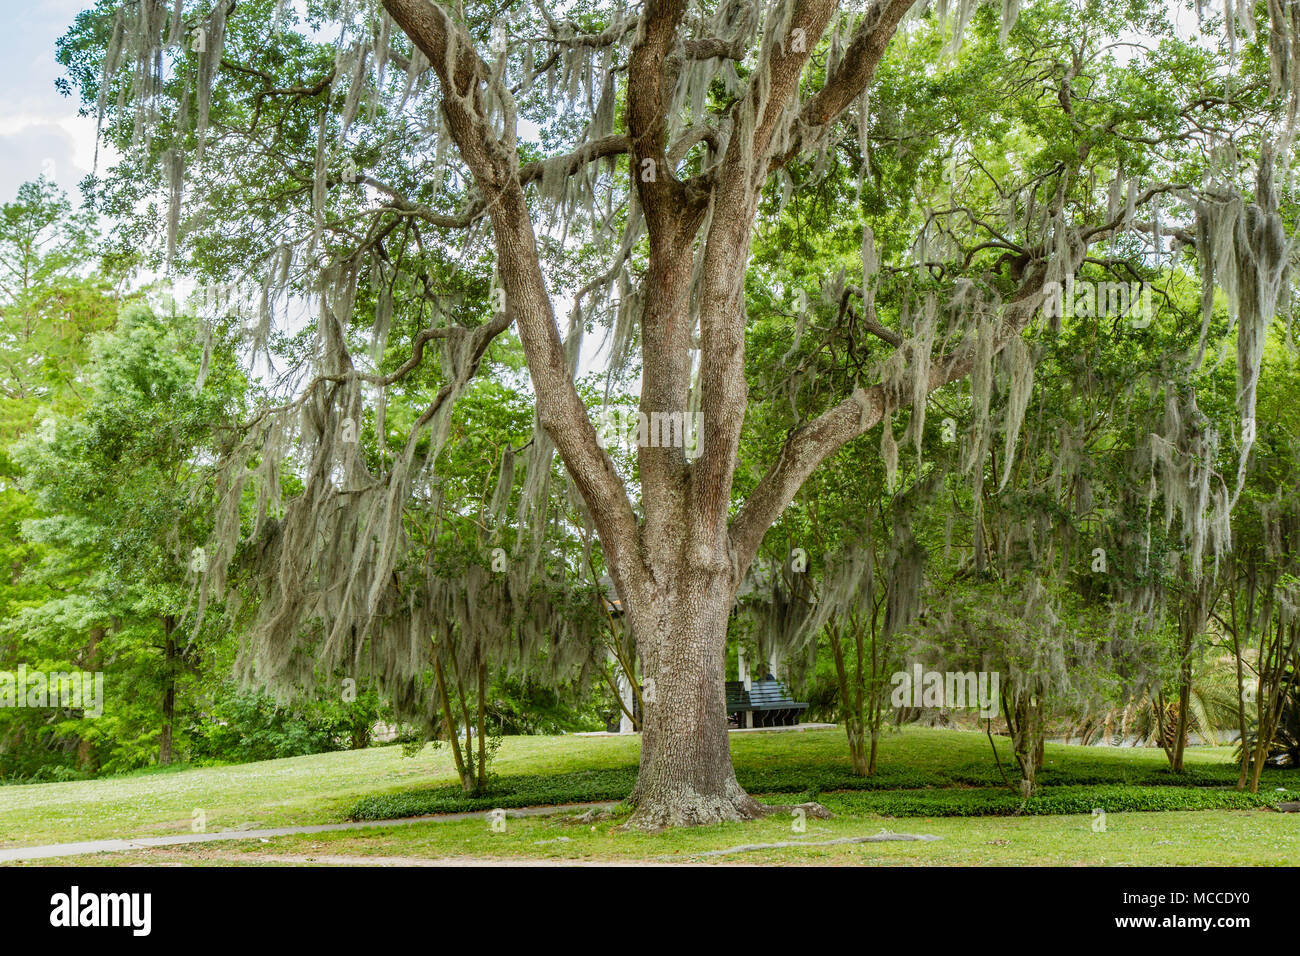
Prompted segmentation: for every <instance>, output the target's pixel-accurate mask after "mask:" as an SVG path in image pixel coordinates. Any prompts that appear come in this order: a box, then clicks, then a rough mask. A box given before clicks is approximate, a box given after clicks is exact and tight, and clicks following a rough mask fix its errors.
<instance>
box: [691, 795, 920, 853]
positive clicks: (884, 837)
mask: <svg viewBox="0 0 1300 956" xmlns="http://www.w3.org/2000/svg"><path fill="white" fill-rule="evenodd" d="M812 806H817V804H812ZM823 809H824V808H823ZM938 839H940V838H939V837H937V836H932V835H931V834H928V833H887V832H885V831H883V830H882V831H881V832H880V833H877V834H875V835H874V836H856V837H839V838H838V839H835V840H786V841H784V842H782V843H746V844H742V845H741V846H732V847H727V849H725V850H706V851H704V852H703V853H692V854H691V856H726V855H727V854H730V853H751V852H753V851H755V850H781V849H785V848H786V847H792V846H842V845H844V844H846V843H888V842H890V841H907V840H923V841H926V842H928V841H930V840H938Z"/></svg>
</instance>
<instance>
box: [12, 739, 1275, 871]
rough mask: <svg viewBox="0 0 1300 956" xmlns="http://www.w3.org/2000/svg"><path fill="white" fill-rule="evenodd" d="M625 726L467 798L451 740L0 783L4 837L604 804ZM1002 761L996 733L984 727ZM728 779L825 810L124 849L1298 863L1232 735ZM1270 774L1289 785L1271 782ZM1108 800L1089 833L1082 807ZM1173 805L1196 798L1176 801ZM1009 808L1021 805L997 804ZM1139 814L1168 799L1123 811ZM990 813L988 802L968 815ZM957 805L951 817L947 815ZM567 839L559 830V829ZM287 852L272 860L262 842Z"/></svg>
mask: <svg viewBox="0 0 1300 956" xmlns="http://www.w3.org/2000/svg"><path fill="white" fill-rule="evenodd" d="M638 746H639V738H637V737H633V736H628V737H577V736H568V737H512V738H507V739H506V740H505V741H504V743H503V744H502V747H501V750H500V752H499V754H498V756H497V759H496V761H495V763H494V765H493V770H494V772H495V773H496V774H497V781H496V785H495V789H494V791H493V792H492V793H490V794H487V795H485V796H483V797H478V798H467V797H465V796H464V795H463V794H461V793H460V791H459V787H458V786H456V784H455V774H454V771H453V769H452V766H451V759H450V754H449V753H447V751H446V750H445V749H438V750H435V749H433V748H428V747H426V748H425V749H424V750H423V751H422V752H421V753H420V754H419V755H417V756H415V757H413V758H405V757H403V756H402V751H401V748H400V747H396V746H393V747H378V748H371V749H369V750H364V751H357V752H344V753H331V754H320V755H317V756H311V757H297V758H291V759H285V760H273V761H265V762H261V763H254V764H244V765H240V766H231V767H202V768H187V769H178V770H174V771H171V772H152V773H141V774H135V775H130V776H123V777H115V778H106V779H102V780H90V781H75V782H68V783H46V784H32V785H23V786H9V787H0V844H3V845H4V846H22V845H32V844H38V843H56V842H69V841H75V840H90V839H101V838H108V837H123V836H157V835H163V834H169V833H187V832H189V831H190V829H191V820H192V816H193V813H194V811H195V810H196V809H201V810H202V811H203V812H204V815H205V817H206V820H207V828H208V830H209V831H210V832H211V831H218V830H227V829H250V828H255V827H264V826H278V825H288V824H310V823H332V822H338V821H341V820H345V819H349V818H353V817H358V818H365V817H371V818H388V817H392V816H397V815H405V814H407V813H428V812H450V811H455V810H470V809H482V808H486V807H496V806H507V807H508V806H524V805H530V804H541V803H568V802H579V801H583V800H618V799H621V798H622V797H623V796H625V795H626V793H627V791H628V788H630V786H631V783H632V781H633V779H634V776H635V767H636V760H637V753H638ZM998 749H999V752H1000V755H1001V758H1002V761H1003V764H1004V766H1006V767H1007V770H1008V773H1010V763H1011V761H1010V754H1009V750H1008V743H1007V741H1005V740H999V741H998ZM732 752H733V755H734V757H735V762H736V767H737V774H738V776H739V778H740V780H741V783H742V784H743V785H745V786H746V787H747V788H749V789H750V790H751V792H754V793H757V794H760V795H763V796H765V797H766V798H767V800H768V802H772V803H797V802H800V801H802V800H804V799H808V798H810V797H812V796H815V797H816V799H817V800H819V801H820V802H822V803H823V804H825V805H826V806H827V807H829V808H830V809H831V810H832V811H834V812H835V814H836V816H835V817H834V818H833V819H831V820H824V821H823V820H809V821H808V824H807V832H805V833H793V832H792V830H791V822H790V820H789V819H788V818H771V819H767V820H763V821H758V822H755V823H749V824H735V825H724V826H720V827H708V828H702V829H699V830H693V831H690V832H686V833H672V834H663V835H658V836H642V835H636V834H625V833H615V832H613V829H612V828H613V823H616V822H617V821H613V822H612V823H611V822H602V823H599V824H597V825H596V828H595V829H594V830H593V829H591V828H590V827H587V826H579V825H576V824H573V823H572V822H571V821H569V820H567V818H546V819H541V818H532V819H527V820H523V819H511V820H510V821H509V824H508V827H507V832H506V833H504V834H500V833H493V832H491V830H490V829H489V828H488V827H487V824H486V822H484V821H483V820H479V819H475V820H468V821H458V822H444V823H429V824H415V825H410V826H405V827H393V828H380V829H375V830H369V831H364V832H361V833H357V832H343V833H334V834H328V835H311V836H303V837H292V838H282V839H278V840H274V841H271V842H270V843H269V844H268V843H261V842H257V841H254V842H253V843H250V844H244V843H236V842H227V843H221V844H215V845H202V846H192V847H186V848H179V849H168V850H155V851H150V852H149V853H147V854H132V855H131V856H130V857H127V858H123V857H112V856H104V857H100V858H95V859H94V860H92V858H88V857H81V858H75V859H74V860H69V861H68V862H82V863H86V862H92V861H93V862H104V863H107V862H120V861H122V860H123V859H130V858H140V859H151V860H154V861H160V860H178V861H183V862H194V863H202V862H205V861H211V862H223V863H225V862H248V863H261V862H297V861H298V860H297V858H299V857H305V856H310V855H313V854H315V855H316V856H320V855H322V854H324V855H326V856H329V855H348V856H351V855H357V854H362V855H370V856H378V857H384V856H393V857H400V858H408V857H427V856H458V855H473V856H480V855H491V856H508V857H522V858H529V857H539V858H564V859H620V858H624V859H636V860H646V859H657V858H660V857H662V858H664V859H665V860H672V859H683V858H690V855H691V854H692V853H698V852H701V851H703V850H707V849H717V848H721V847H727V846H733V845H736V844H741V843H754V842H777V841H781V840H791V839H797V840H800V841H802V842H809V841H817V840H821V839H834V838H838V837H843V836H852V835H862V834H868V833H875V832H878V831H879V830H881V829H888V830H892V831H899V832H913V833H931V834H934V835H936V836H940V837H942V839H941V840H939V841H936V842H934V843H924V844H922V843H881V844H863V845H839V846H831V847H824V848H821V847H811V846H810V847H799V848H793V849H788V850H786V849H782V850H772V851H763V852H761V853H747V854H741V855H738V856H725V857H714V858H710V860H711V861H715V862H716V861H720V862H739V861H744V862H756V861H759V860H791V861H794V860H798V861H804V862H898V863H925V862H945V863H1008V864H1013V863H1028V862H1040V863H1052V862H1061V863H1121V862H1143V863H1233V862H1256V863H1283V862H1288V863H1294V862H1296V861H1297V859H1300V853H1297V850H1298V849H1300V846H1298V845H1297V842H1296V840H1297V835H1300V816H1296V815H1291V814H1277V813H1271V812H1267V811H1264V810H1258V809H1255V810H1248V809H1224V808H1225V807H1237V806H1245V805H1247V804H1248V803H1265V804H1267V803H1272V802H1274V801H1276V800H1277V799H1280V798H1283V797H1288V798H1289V799H1296V793H1295V791H1296V790H1297V789H1300V775H1298V774H1296V773H1295V772H1293V771H1280V770H1277V771H1269V772H1268V773H1266V775H1265V781H1264V784H1263V786H1262V787H1261V794H1260V795H1259V797H1258V798H1256V799H1255V800H1253V801H1252V800H1250V799H1249V798H1246V799H1244V800H1243V798H1242V796H1241V795H1238V794H1236V793H1235V791H1233V790H1232V784H1234V783H1235V781H1236V770H1235V768H1234V767H1233V766H1232V764H1231V751H1230V749H1228V748H1193V749H1191V750H1189V751H1188V758H1187V759H1188V773H1187V774H1186V775H1185V777H1184V778H1178V777H1175V776H1174V775H1172V774H1170V773H1169V772H1168V770H1167V767H1166V762H1165V758H1164V755H1163V754H1162V753H1161V752H1160V751H1159V750H1137V749H1111V748H1085V747H1075V746H1051V745H1049V746H1048V748H1047V755H1046V764H1045V766H1044V769H1043V772H1042V777H1041V781H1042V783H1043V789H1042V793H1041V795H1040V796H1039V797H1036V798H1035V800H1034V801H1033V802H1031V804H1030V805H1029V806H1027V807H1023V808H1022V807H1021V806H1020V801H1019V800H1017V799H1016V798H1015V797H1014V796H1013V795H1012V794H1011V793H1010V792H1009V791H1008V790H1006V788H1005V787H1004V786H1002V781H1001V776H1000V774H999V771H998V769H997V766H996V764H995V763H994V761H993V756H992V752H991V749H990V747H989V743H988V740H987V738H986V737H984V736H983V735H980V734H976V733H967V732H961V731H945V730H925V729H916V728H909V729H905V730H904V731H903V732H901V733H896V734H890V735H888V736H886V737H885V738H884V739H883V740H882V744H881V750H880V759H879V766H880V772H879V774H878V775H877V776H876V777H873V778H867V779H862V778H855V777H853V776H852V775H851V774H850V772H849V764H848V758H847V754H846V748H845V744H844V738H843V734H842V732H841V731H839V730H819V731H807V732H803V733H770V734H764V733H753V734H735V735H733V736H732ZM1279 787H1285V788H1289V789H1290V790H1291V793H1290V794H1283V793H1279V792H1277V788H1279ZM1092 807H1102V808H1104V809H1106V811H1107V814H1108V817H1107V829H1106V831H1105V832H1101V833H1098V832H1094V831H1093V829H1092V817H1091V808H1092ZM1183 808H1189V809H1194V810H1195V812H1187V811H1186V810H1184V809H1183ZM1017 810H1023V815H1016V816H1010V815H1009V814H1012V813H1014V812H1015V811H1017ZM1139 810H1149V811H1165V812H1136V811H1139ZM972 814H997V816H984V815H980V816H972ZM957 817H961V819H958V818H957ZM561 837H564V839H561ZM277 856H278V857H291V858H294V859H293V860H279V861H277V860H275V859H269V858H273V857H277Z"/></svg>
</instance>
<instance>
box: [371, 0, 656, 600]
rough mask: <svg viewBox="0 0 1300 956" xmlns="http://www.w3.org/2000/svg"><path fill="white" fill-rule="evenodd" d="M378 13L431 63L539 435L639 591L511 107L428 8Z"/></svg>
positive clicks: (409, 3)
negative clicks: (472, 191)
mask: <svg viewBox="0 0 1300 956" xmlns="http://www.w3.org/2000/svg"><path fill="white" fill-rule="evenodd" d="M384 7H385V9H387V10H388V12H389V14H390V15H391V16H392V17H393V19H394V20H395V21H396V22H397V24H398V25H399V26H400V27H401V28H402V29H403V30H404V31H405V32H406V34H407V36H409V37H410V38H411V40H412V41H413V42H414V43H415V44H416V45H417V46H418V47H419V48H420V50H421V52H423V53H424V55H425V56H426V57H428V58H429V62H430V63H431V64H432V65H433V68H434V70H435V72H436V73H437V74H438V79H439V82H440V84H441V86H442V91H443V96H442V109H443V113H444V115H445V116H446V118H447V125H448V128H449V129H450V131H451V134H452V137H453V139H454V140H455V142H456V146H457V149H458V150H459V152H460V155H461V158H462V159H463V160H464V162H465V164H466V165H467V166H468V167H469V169H470V172H471V173H472V174H473V176H474V180H475V182H476V183H477V185H478V188H479V190H480V192H481V193H482V195H483V199H484V201H485V203H486V206H487V210H488V215H489V216H490V218H491V221H492V227H493V234H494V237H495V240H496V250H497V270H498V273H499V275H500V277H501V284H502V287H503V289H504V291H505V299H506V303H505V312H506V314H507V315H508V316H509V318H510V319H511V320H513V321H514V322H515V323H516V324H517V327H518V329H519V337H520V340H521V341H522V342H523V346H524V354H525V356H526V358H527V360H528V371H529V374H530V376H531V377H532V382H533V390H534V392H535V393H536V401H537V415H538V421H539V423H540V424H541V427H542V428H543V430H545V432H546V433H547V435H548V436H549V437H550V438H551V440H552V441H553V442H554V443H555V447H556V450H557V451H558V452H559V453H560V457H561V458H562V459H563V461H564V464H565V466H566V467H567V469H568V471H569V474H570V476H571V477H572V478H573V482H574V484H575V485H576V486H577V488H578V491H579V493H580V494H581V495H582V497H583V500H584V501H585V502H586V505H587V508H588V510H589V511H590V512H591V515H592V518H593V520H594V521H595V523H596V527H597V529H598V531H599V532H600V537H601V542H602V544H603V545H604V549H605V557H606V560H607V561H608V562H609V565H610V570H611V573H612V575H613V577H614V580H615V583H616V584H617V586H618V587H619V588H620V590H622V589H625V588H627V587H629V586H639V585H640V583H641V581H642V580H643V579H644V575H643V571H644V562H643V561H642V559H641V554H640V550H639V548H638V540H639V535H638V532H637V523H636V516H635V514H634V513H633V511H632V504H631V501H630V500H629V499H628V496H627V490H626V488H625V487H624V485H623V481H622V479H621V478H620V477H619V475H618V472H617V470H616V469H615V467H614V462H613V460H612V459H611V458H610V457H609V455H608V453H606V452H605V450H604V449H603V448H601V447H600V444H599V442H598V441H597V437H596V430H595V428H594V427H593V426H592V424H591V419H590V418H589V417H588V414H587V408H586V406H585V405H584V404H583V402H582V399H581V398H580V397H579V396H578V392H577V389H576V387H575V386H574V383H573V372H572V369H571V368H570V366H569V361H568V358H567V357H566V355H565V351H564V345H563V342H562V341H561V339H560V331H559V327H558V326H557V325H556V321H555V313H554V310H553V308H552V306H551V300H550V295H549V293H548V292H547V289H546V280H545V278H544V277H543V275H542V268H541V260H540V256H539V254H538V250H537V240H536V236H535V234H534V232H533V224H532V221H531V219H530V218H529V213H528V206H527V203H526V202H525V199H524V191H523V185H522V183H521V181H520V169H519V158H518V155H517V153H516V151H515V131H514V128H513V124H514V115H513V97H512V96H511V95H510V92H509V90H506V89H504V88H503V85H501V84H500V81H499V79H494V78H493V77H492V76H491V72H490V71H489V69H488V68H487V65H486V64H485V63H484V62H483V60H482V59H481V58H480V57H479V56H478V54H477V53H475V52H474V49H473V44H472V41H471V39H470V38H469V37H468V36H467V35H466V34H465V32H464V30H463V29H462V28H461V27H459V26H458V25H457V24H456V23H455V22H454V21H453V20H451V19H450V17H448V15H447V14H446V13H445V12H444V11H443V10H442V9H441V8H440V7H438V6H437V5H436V4H434V3H431V2H429V0H384ZM493 82H496V83H498V88H497V94H498V96H499V97H500V98H501V99H502V101H503V102H504V103H505V108H506V110H507V114H508V116H507V119H508V121H509V122H508V123H507V125H506V130H505V134H504V137H502V138H498V136H497V135H495V133H494V132H493V129H492V124H491V123H490V122H489V119H488V117H487V115H486V112H485V110H484V108H483V105H482V95H481V91H482V88H483V87H484V86H486V85H487V84H489V83H493Z"/></svg>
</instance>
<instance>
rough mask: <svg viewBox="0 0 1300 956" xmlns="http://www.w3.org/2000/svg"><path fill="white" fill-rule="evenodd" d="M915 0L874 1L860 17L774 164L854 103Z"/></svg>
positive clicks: (794, 152)
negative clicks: (823, 83) (842, 51)
mask: <svg viewBox="0 0 1300 956" xmlns="http://www.w3.org/2000/svg"><path fill="white" fill-rule="evenodd" d="M915 2H916V0H876V3H874V4H872V6H871V9H870V10H868V11H867V13H866V15H865V16H864V17H863V18H862V22H861V23H860V24H859V25H858V28H857V30H855V31H854V34H853V39H852V40H850V41H849V46H848V49H847V50H845V52H844V58H843V59H842V60H840V62H839V64H838V65H837V66H836V68H835V70H834V72H832V73H831V75H830V76H829V77H828V78H827V80H826V83H825V85H824V86H822V88H821V89H820V90H818V91H817V93H816V94H815V95H814V96H813V97H812V99H810V100H809V101H808V102H807V103H806V104H805V105H804V107H803V109H802V110H801V111H800V113H799V119H798V123H797V124H796V127H795V129H794V131H793V133H792V135H791V138H790V142H789V143H788V144H787V145H786V146H785V148H784V149H783V150H782V152H781V155H780V156H779V157H778V158H777V159H776V160H775V161H774V165H777V166H783V165H785V164H786V163H788V162H789V161H790V160H791V159H793V158H794V157H795V156H797V155H798V154H799V152H800V150H802V148H803V146H804V144H805V142H806V138H807V134H808V133H810V132H812V131H819V130H821V129H824V128H825V127H826V126H827V125H829V124H830V123H832V122H834V121H835V120H836V119H837V118H838V117H839V116H840V115H841V114H842V113H843V112H844V111H845V110H846V109H848V108H849V106H851V105H852V104H853V101H854V100H856V99H857V98H858V97H859V96H861V95H862V93H863V92H864V91H865V90H866V89H867V87H868V86H869V85H870V84H871V81H872V80H873V79H874V78H875V75H876V67H878V66H879V65H880V61H881V59H882V58H883V57H884V55H885V50H886V48H888V46H889V41H890V40H891V39H893V36H894V34H895V33H897V32H898V25H899V23H901V22H902V20H903V16H904V15H905V14H906V13H907V11H908V10H910V9H911V8H912V5H913V4H914V3H915Z"/></svg>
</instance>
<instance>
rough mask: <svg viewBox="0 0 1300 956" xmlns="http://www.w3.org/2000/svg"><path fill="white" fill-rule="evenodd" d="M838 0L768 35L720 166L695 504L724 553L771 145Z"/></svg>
mask: <svg viewBox="0 0 1300 956" xmlns="http://www.w3.org/2000/svg"><path fill="white" fill-rule="evenodd" d="M835 6H836V0H794V4H793V8H792V9H791V10H790V13H789V16H788V18H787V19H786V20H785V22H782V23H774V24H773V25H772V27H771V28H770V29H769V30H768V32H767V35H766V36H765V38H764V42H763V48H762V50H761V51H760V54H759V62H758V65H757V67H756V69H755V72H754V75H753V76H752V77H751V79H750V82H749V85H748V87H747V89H746V92H745V95H744V96H743V97H742V98H741V99H740V101H738V102H737V103H736V104H735V106H733V107H732V112H731V117H732V132H731V139H730V141H729V142H728V144H727V149H726V152H725V153H724V155H723V157H722V160H721V162H720V164H719V167H718V174H717V187H716V189H715V191H714V197H713V210H712V218H711V220H710V223H709V229H708V234H707V237H706V240H705V248H704V261H703V268H702V272H701V283H700V292H699V316H700V345H701V349H700V410H701V413H702V416H703V428H702V432H703V434H702V436H701V446H702V447H701V453H700V458H699V461H698V462H696V465H695V468H694V472H693V474H692V476H691V507H692V510H693V511H694V512H695V513H696V514H697V515H699V516H700V517H701V520H700V522H699V523H698V524H697V525H696V527H698V528H699V529H700V533H701V534H702V535H704V536H705V537H706V539H708V540H705V541H701V542H699V546H700V548H701V550H703V551H710V550H711V551H712V553H717V551H718V549H717V548H716V545H717V544H719V543H720V541H721V539H722V538H723V536H724V535H725V534H726V522H727V515H728V510H729V507H730V499H731V484H732V478H733V476H734V474H735V470H736V461H737V456H738V454H739V447H740V431H741V426H742V425H743V424H744V420H745V405H746V400H747V390H748V386H747V382H746V380H745V307H744V276H745V269H746V266H747V264H748V261H749V250H750V242H751V239H752V236H753V227H754V217H755V215H756V213H757V210H758V198H759V195H760V194H761V190H762V185H763V182H764V181H765V180H766V178H767V168H768V155H767V154H768V151H769V146H770V144H771V143H772V141H773V140H774V139H775V138H776V136H777V133H778V131H779V130H780V128H781V126H782V124H783V123H785V122H788V117H787V116H786V113H787V105H788V104H789V102H790V101H791V99H792V98H793V96H794V94H795V92H796V90H797V89H798V86H799V77H800V75H801V74H802V73H803V68H804V66H805V64H806V63H807V61H808V58H809V56H810V55H811V53H812V50H813V48H814V47H815V46H816V44H817V41H818V39H819V38H820V37H821V35H822V33H823V32H824V31H825V29H826V26H827V24H828V23H829V22H830V19H831V16H832V15H833V13H834V12H835Z"/></svg>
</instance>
